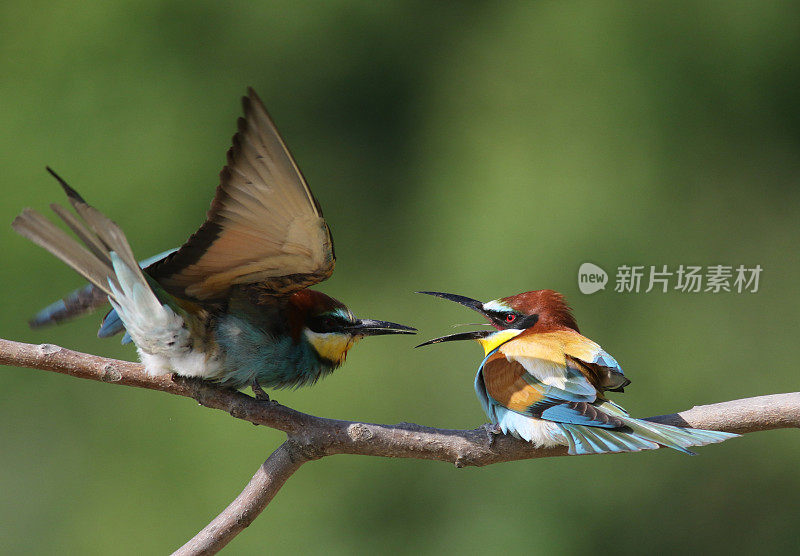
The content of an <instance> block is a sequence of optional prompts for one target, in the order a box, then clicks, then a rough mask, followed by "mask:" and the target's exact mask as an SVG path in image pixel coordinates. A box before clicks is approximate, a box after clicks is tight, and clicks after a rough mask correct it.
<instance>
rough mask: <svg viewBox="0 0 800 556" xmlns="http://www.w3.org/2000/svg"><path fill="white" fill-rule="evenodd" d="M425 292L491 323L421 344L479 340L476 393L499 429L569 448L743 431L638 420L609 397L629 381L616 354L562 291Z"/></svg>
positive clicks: (629, 446)
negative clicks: (481, 297)
mask: <svg viewBox="0 0 800 556" xmlns="http://www.w3.org/2000/svg"><path fill="white" fill-rule="evenodd" d="M419 293H425V294H428V295H433V296H436V297H441V298H443V299H449V300H450V301H454V302H456V303H460V304H461V305H464V306H466V307H469V308H470V309H473V310H474V311H477V312H478V313H480V314H481V315H483V316H484V317H485V318H486V319H488V321H489V324H490V325H491V326H492V329H488V330H478V331H473V332H462V333H459V334H451V335H449V336H443V337H440V338H435V339H433V340H430V341H428V342H425V343H423V344H420V346H424V345H429V344H435V343H440V342H448V341H453V340H477V341H478V342H480V344H481V345H482V346H483V349H484V359H483V361H482V362H481V364H480V367H479V368H478V374H477V375H476V376H475V392H476V394H477V395H478V399H479V400H480V403H481V406H483V410H484V411H485V412H486V415H487V416H488V417H489V419H490V420H491V422H492V423H493V424H494V425H495V426H496V427H497V428H498V429H499V431H498V432H500V431H502V432H503V433H504V434H511V435H513V436H516V437H517V438H522V439H524V440H527V441H528V442H531V443H533V444H534V445H536V446H542V447H552V446H558V445H563V446H568V447H569V453H570V454H597V453H606V452H638V451H640V450H652V449H655V448H659V447H661V446H667V447H669V448H674V449H675V450H679V451H681V452H684V453H687V454H692V452H690V451H689V450H688V448H689V447H691V446H702V445H705V444H710V443H714V442H722V441H723V440H727V439H728V438H732V437H734V436H738V435H736V434H731V433H727V432H719V431H709V430H701V429H690V428H681V427H673V426H670V425H663V424H659V423H653V422H650V421H645V420H642V419H635V418H633V417H631V416H630V415H628V413H627V412H626V411H625V410H624V409H622V408H621V407H620V406H619V405H617V404H615V403H614V402H612V401H611V400H609V399H607V398H606V392H623V391H624V388H625V387H626V386H628V385H629V384H630V380H628V379H627V378H626V377H625V375H624V374H623V372H622V368H621V367H620V366H619V364H618V363H617V361H616V360H615V359H614V358H613V357H611V355H609V354H608V353H606V352H605V351H604V350H603V349H602V348H601V347H600V346H599V345H597V344H596V343H595V342H593V341H592V340H590V339H589V338H586V337H585V336H582V335H581V334H580V332H579V330H578V324H577V323H576V322H575V318H574V317H573V316H572V312H571V310H570V308H569V306H568V305H567V304H566V302H565V300H564V297H563V296H562V295H561V294H560V293H558V292H555V291H553V290H537V291H530V292H525V293H521V294H518V295H512V296H510V297H504V298H502V299H495V300H492V301H489V302H486V303H481V302H480V301H477V300H475V299H471V298H469V297H464V296H461V295H454V294H448V293H440V292H419ZM420 346H417V347H420Z"/></svg>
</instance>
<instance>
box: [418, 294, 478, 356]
mask: <svg viewBox="0 0 800 556" xmlns="http://www.w3.org/2000/svg"><path fill="white" fill-rule="evenodd" d="M417 293H424V294H426V295H432V296H434V297H441V298H442V299H447V300H450V301H455V302H456V303H459V304H461V305H463V306H465V307H469V308H470V309H472V310H473V311H477V312H479V313H480V314H482V315H484V316H485V315H486V312H485V311H484V310H483V303H481V302H480V301H478V300H477V299H472V298H471V297H465V296H463V295H456V294H454V293H442V292H417ZM492 333H494V330H476V331H475V332H461V333H460V334H450V335H448V336H441V337H439V338H434V339H433V340H428V341H427V342H425V343H423V344H420V345H418V346H417V347H422V346H428V345H430V344H438V343H441V342H453V341H456V340H479V339H481V338H485V337H486V336H489V335H490V334H492Z"/></svg>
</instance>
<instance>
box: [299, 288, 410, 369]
mask: <svg viewBox="0 0 800 556" xmlns="http://www.w3.org/2000/svg"><path fill="white" fill-rule="evenodd" d="M289 306H290V308H291V310H290V311H289V326H290V329H291V334H292V337H293V338H294V339H295V341H300V340H301V339H305V340H306V341H307V342H308V343H309V344H310V345H311V347H312V348H313V349H314V351H315V352H316V353H317V355H318V356H319V357H320V359H322V360H324V361H327V362H328V363H330V364H331V365H332V366H334V367H338V366H339V365H341V364H342V363H343V362H344V360H345V357H347V351H348V350H349V349H350V348H351V347H353V344H355V343H356V341H357V340H360V339H361V338H363V337H364V336H380V335H384V334H415V333H416V331H417V329H416V328H411V327H410V326H405V325H402V324H395V323H393V322H386V321H382V320H372V319H360V318H357V317H356V316H355V315H353V313H352V312H351V311H350V309H348V308H347V307H346V306H345V305H344V303H342V302H340V301H338V300H336V299H334V298H332V297H330V296H328V295H325V294H324V293H321V292H318V291H315V290H309V289H305V290H300V291H298V292H296V293H294V294H293V295H292V296H291V297H290V298H289Z"/></svg>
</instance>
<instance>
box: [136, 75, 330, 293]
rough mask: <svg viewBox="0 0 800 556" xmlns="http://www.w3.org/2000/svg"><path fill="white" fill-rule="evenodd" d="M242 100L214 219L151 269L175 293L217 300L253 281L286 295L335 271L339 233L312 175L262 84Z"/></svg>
mask: <svg viewBox="0 0 800 556" xmlns="http://www.w3.org/2000/svg"><path fill="white" fill-rule="evenodd" d="M242 104H243V106H244V115H245V117H244V118H239V121H238V132H237V133H236V135H234V136H233V146H232V147H231V148H230V150H229V151H228V164H227V165H226V166H225V168H223V169H222V172H221V173H220V185H219V187H218V188H217V193H216V196H215V197H214V200H213V202H212V203H211V209H210V210H209V211H208V215H207V219H206V222H205V223H204V224H203V225H202V226H201V227H200V229H199V230H197V232H195V233H194V234H193V235H192V237H190V238H189V241H187V242H186V243H185V244H184V245H183V246H182V247H181V248H180V249H178V250H177V251H176V252H175V253H173V254H172V255H170V256H168V257H166V258H165V259H164V260H162V261H159V262H157V263H154V264H153V265H152V266H150V267H149V268H148V269H147V270H148V273H149V274H150V275H151V276H152V277H153V278H155V279H156V280H157V281H158V282H159V283H160V284H161V285H162V286H163V287H164V288H166V289H167V290H168V291H170V292H172V293H174V294H175V295H179V296H184V297H192V298H195V299H215V298H220V297H224V296H225V294H226V293H227V291H228V290H229V288H230V287H231V286H232V285H234V284H253V283H258V284H259V287H260V288H262V289H263V290H264V293H266V294H274V295H283V294H288V293H291V292H293V291H296V290H299V289H302V288H305V287H308V286H310V285H312V284H316V283H318V282H321V281H323V280H325V279H326V278H328V277H329V276H330V275H331V273H332V272H333V267H334V263H335V256H334V252H333V240H332V238H331V234H330V230H329V229H328V225H327V224H326V223H325V219H324V218H323V217H322V210H321V209H320V208H319V204H318V203H317V201H316V199H314V195H313V194H312V193H311V190H310V189H309V188H308V184H306V181H305V178H303V175H302V174H301V173H300V169H299V168H298V167H297V164H296V163H295V161H294V159H293V158H292V155H291V154H290V153H289V150H288V149H287V148H286V145H285V144H284V142H283V140H282V139H281V137H280V135H279V134H278V130H277V129H275V124H273V123H272V119H271V118H270V117H269V114H267V111H266V109H265V108H264V105H263V104H262V103H261V100H260V99H259V98H258V95H256V93H255V91H253V90H252V89H248V96H246V97H244V98H243V99H242Z"/></svg>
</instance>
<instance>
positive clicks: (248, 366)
mask: <svg viewBox="0 0 800 556" xmlns="http://www.w3.org/2000/svg"><path fill="white" fill-rule="evenodd" d="M242 103H243V105H244V118H239V121H238V132H237V133H236V135H234V137H233V146H232V147H231V149H230V150H229V151H228V157H227V165H226V166H225V167H224V168H223V170H222V172H221V174H220V185H219V187H218V188H217V192H216V196H215V197H214V200H213V202H212V203H211V209H210V210H209V211H208V215H207V219H206V221H205V223H204V224H203V225H202V226H201V227H200V229H199V230H197V231H196V232H195V233H194V234H193V235H192V236H191V237H190V238H189V240H188V241H187V242H186V243H185V244H184V245H183V246H182V247H180V248H178V249H177V250H173V251H170V252H167V253H163V254H162V255H159V256H157V257H154V258H153V259H152V260H149V261H145V262H144V263H142V265H141V266H142V267H144V268H143V270H142V269H140V265H139V264H137V262H136V259H135V258H134V256H133V253H132V252H131V248H130V246H129V245H128V242H127V240H126V238H125V235H124V234H123V233H122V230H120V228H119V227H117V225H116V224H115V223H114V222H112V221H111V220H109V219H108V218H107V217H105V216H104V215H103V214H101V213H100V212H99V211H98V210H96V209H95V208H93V207H92V206H90V205H89V204H88V203H86V201H84V200H83V198H82V197H81V196H80V195H78V193H76V192H75V190H73V189H72V188H71V187H70V186H69V185H67V184H66V182H64V180H62V179H61V178H60V177H59V176H57V175H56V174H55V172H53V171H52V170H50V169H49V168H48V171H50V173H51V174H53V176H54V177H55V178H56V179H58V181H59V183H61V185H62V187H63V188H64V191H65V192H66V194H67V197H68V199H69V202H70V203H71V204H72V207H73V208H74V209H75V211H76V212H77V214H78V216H79V217H80V218H78V217H76V216H75V215H74V214H73V213H71V212H70V211H68V210H66V209H64V208H63V207H61V206H59V205H57V204H53V205H51V208H52V209H53V211H54V212H55V213H56V214H57V215H58V216H59V217H60V218H61V219H62V220H63V221H64V222H65V223H66V225H67V226H68V227H69V228H70V229H71V230H72V231H73V232H74V233H75V235H76V236H77V237H78V238H79V239H80V240H81V241H82V242H83V245H81V244H80V243H78V242H77V241H76V240H75V239H73V238H72V237H70V236H69V235H68V234H67V233H66V232H64V231H63V230H61V229H60V228H59V227H57V226H56V225H54V224H53V223H51V222H50V221H49V220H47V219H46V218H44V217H43V216H42V215H41V214H39V213H37V212H36V211H34V210H31V209H25V210H24V211H23V212H22V214H21V215H20V216H18V217H17V218H16V219H15V220H14V222H13V228H14V229H15V230H16V231H17V232H19V233H20V234H22V235H23V236H25V237H27V238H28V239H30V240H31V241H33V242H34V243H36V244H38V245H40V246H41V247H44V248H45V249H47V250H48V251H49V252H50V253H52V254H53V255H55V256H56V257H58V258H59V259H61V260H62V261H64V262H65V263H66V264H68V265H69V266H71V267H72V268H73V269H74V270H76V271H77V272H79V273H80V274H81V275H83V276H84V277H85V278H86V279H88V280H89V281H90V282H91V284H90V285H88V286H86V287H85V288H83V289H81V290H78V291H76V292H74V293H73V294H72V295H70V296H67V297H65V298H64V299H62V300H60V301H58V302H56V303H54V304H53V305H51V306H50V307H48V308H46V309H45V310H44V311H42V312H40V313H39V314H38V315H37V316H36V317H35V318H34V319H33V321H31V324H32V326H41V325H43V324H48V323H54V322H60V321H63V320H66V319H69V318H71V317H73V316H76V315H78V314H82V313H85V312H88V311H91V310H93V309H96V308H98V307H99V306H102V305H103V304H105V303H106V302H107V301H108V302H110V303H111V305H112V307H113V309H112V310H111V312H110V313H109V314H108V315H107V316H106V318H105V319H104V321H103V325H102V326H101V329H100V332H99V334H98V335H99V336H101V337H105V336H110V335H113V334H115V333H117V332H121V331H122V330H123V327H124V330H125V331H126V334H127V337H129V338H130V339H131V340H132V341H133V342H134V343H135V344H136V347H137V350H138V353H139V357H140V359H141V361H142V362H143V363H144V365H145V368H146V369H147V371H148V372H149V373H150V374H152V375H161V374H165V373H169V372H175V373H177V374H178V375H182V376H189V377H200V378H203V379H208V380H213V381H217V382H220V383H222V384H223V385H226V386H230V387H234V388H239V387H242V386H245V385H248V384H249V385H252V386H253V389H254V391H257V392H260V388H259V385H263V386H266V387H271V388H283V387H296V386H302V385H306V384H313V383H314V382H316V381H317V380H318V379H319V378H321V377H324V376H326V375H327V374H329V373H331V372H332V371H333V370H334V369H336V368H337V367H338V366H339V365H341V364H342V363H343V362H344V360H345V357H346V355H347V351H348V350H349V349H350V348H351V347H352V346H353V344H354V342H355V341H356V340H359V339H360V338H363V337H364V336H376V335H380V334H413V333H414V331H415V329H414V328H411V327H408V326H404V325H401V324H394V323H391V322H384V321H379V320H370V319H359V318H356V317H355V316H354V315H353V313H352V312H351V311H350V310H349V309H348V308H347V307H346V306H345V305H344V304H342V303H341V302H339V301H337V300H336V299H333V298H332V297H329V296H327V295H325V294H323V293H321V292H318V291H315V290H311V289H308V287H309V286H312V285H314V284H317V283H319V282H322V281H323V280H325V279H326V278H328V277H329V276H330V275H331V273H332V272H333V267H334V261H335V256H334V251H333V240H332V239H331V233H330V230H329V228H328V225H327V224H326V222H325V220H324V219H323V217H322V210H321V209H320V207H319V204H318V203H317V201H316V199H315V198H314V195H313V194H312V193H311V190H310V189H309V187H308V185H307V184H306V181H305V179H304V178H303V175H302V174H301V173H300V169H299V168H298V166H297V164H296V163H295V161H294V159H293V158H292V156H291V154H290V153H289V151H288V149H287V148H286V145H285V144H284V142H283V140H282V139H281V137H280V135H278V131H277V130H276V128H275V125H274V124H273V123H272V120H271V119H270V117H269V115H268V114H267V111H266V109H265V108H264V106H263V104H262V103H261V100H260V99H259V98H258V96H257V95H256V93H255V92H254V91H253V90H252V89H249V90H248V96H246V97H244V98H243V99H242Z"/></svg>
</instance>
